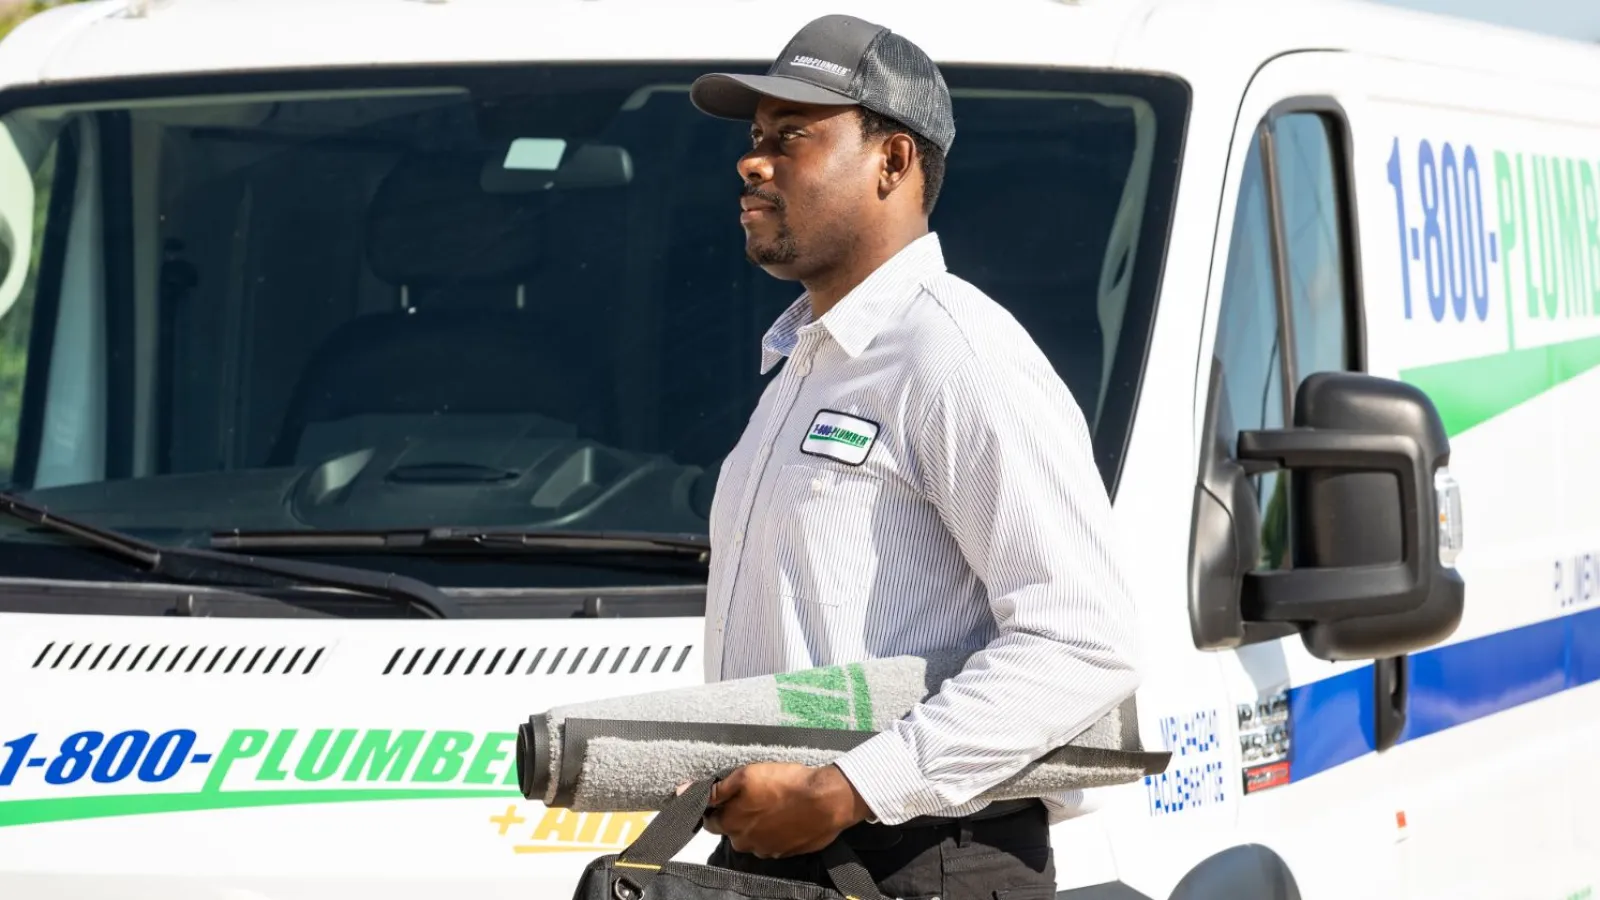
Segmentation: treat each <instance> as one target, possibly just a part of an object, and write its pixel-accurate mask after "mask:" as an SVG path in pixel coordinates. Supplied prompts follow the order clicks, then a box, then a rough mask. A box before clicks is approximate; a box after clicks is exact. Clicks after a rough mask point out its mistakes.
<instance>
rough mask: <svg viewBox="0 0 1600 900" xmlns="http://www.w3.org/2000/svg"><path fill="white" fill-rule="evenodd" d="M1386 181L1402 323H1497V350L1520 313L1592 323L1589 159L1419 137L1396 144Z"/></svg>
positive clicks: (1593, 223)
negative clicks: (1500, 335) (1500, 328)
mask: <svg viewBox="0 0 1600 900" xmlns="http://www.w3.org/2000/svg"><path fill="white" fill-rule="evenodd" d="M1385 175H1386V176H1387V178H1388V183H1389V186H1390V187H1391V188H1392V189H1393V196H1394V213H1395V222H1394V232H1393V234H1394V240H1395V242H1396V249H1397V251H1398V258H1399V261H1400V298H1401V304H1402V310H1403V315H1404V317H1405V318H1406V319H1408V320H1421V321H1432V322H1437V323H1453V322H1460V323H1467V324H1478V323H1487V322H1490V321H1504V323H1505V329H1506V336H1507V349H1508V350H1509V349H1514V348H1515V347H1516V330H1517V329H1516V323H1517V320H1518V319H1519V318H1520V319H1522V320H1524V321H1529V322H1538V321H1542V322H1558V323H1568V322H1570V323H1574V324H1578V323H1585V324H1587V323H1592V322H1596V321H1600V184H1597V181H1600V174H1597V171H1596V167H1595V165H1594V164H1593V163H1592V162H1591V161H1590V160H1587V159H1580V158H1569V157H1564V156H1559V155H1555V154H1541V153H1530V152H1507V151H1504V150H1499V149H1494V150H1487V151H1485V152H1482V153H1480V152H1479V150H1478V148H1477V147H1475V146H1473V145H1472V144H1469V143H1461V144H1459V145H1458V144H1455V143H1452V142H1450V141H1447V140H1446V141H1435V140H1430V139H1428V138H1420V139H1418V140H1417V141H1416V144H1415V148H1414V150H1413V149H1411V148H1408V147H1405V146H1403V143H1402V140H1401V138H1399V137H1395V138H1393V139H1392V141H1391V144H1390V150H1389V156H1388V158H1387V159H1386V161H1385ZM1496 293H1499V294H1501V297H1500V299H1499V300H1498V301H1496V299H1495V294H1496ZM1497 309H1503V311H1504V312H1503V314H1501V313H1496V312H1495V310H1497ZM1574 336H1575V337H1576V336H1587V332H1585V333H1584V334H1583V335H1576V334H1575V335H1574Z"/></svg>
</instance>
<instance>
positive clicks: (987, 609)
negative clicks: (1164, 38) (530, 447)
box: [691, 16, 1138, 900]
mask: <svg viewBox="0 0 1600 900" xmlns="http://www.w3.org/2000/svg"><path fill="white" fill-rule="evenodd" d="M691 98H692V100H693V102H694V103H695V105H696V106H697V107H698V108H699V109H700V110H701V111H703V112H705V113H707V114H709V115H713V116H717V117H721V118H728V119H734V120H739V121H744V122H748V123H749V125H750V142H751V147H750V151H749V152H748V153H746V154H745V155H744V156H743V157H741V158H740V159H739V160H738V171H739V175H740V177H741V179H742V181H743V189H742V195H741V199H740V206H741V207H742V213H741V215H740V222H741V223H742V225H743V228H744V232H745V246H746V253H747V255H748V256H749V258H750V260H751V261H752V262H754V263H755V264H757V265H759V266H761V267H762V268H763V269H764V270H765V271H766V272H767V273H768V274H770V275H772V276H773V277H776V278H781V279H785V280H791V281H798V282H800V283H801V285H802V286H803V287H804V289H805V290H804V293H803V295H802V296H801V297H800V298H799V299H798V300H797V301H796V302H795V303H794V305H793V306H792V307H790V308H789V309H788V310H787V311H786V312H784V313H783V314H782V315H781V316H780V317H779V318H778V320H777V322H776V323H775V324H774V325H773V326H772V328H771V329H770V330H769V331H768V333H767V335H766V338H765V340H764V342H763V356H762V366H763V371H764V372H765V371H770V369H771V368H772V367H773V366H775V365H776V364H777V363H778V362H779V361H785V362H784V368H783V370H782V371H781V372H780V373H779V374H778V376H777V377H776V378H775V379H774V380H773V381H772V382H771V383H770V384H769V385H768V387H767V389H766V391H765V393H764V394H763V396H762V397H761V400H760V403H759V405H758V406H757V408H756V410H755V412H754V414H753V415H752V417H751V420H750V423H749V425H748V427H747V429H746V430H745V432H744V435H743V436H742V437H741V439H740V440H739V442H738V444H737V446H736V447H735V448H734V450H733V451H732V453H730V455H729V457H728V459H727V461H726V463H725V464H724V466H723V470H722V473H721V477H720V479H719V482H718V489H717V493H716V500H715V503H714V505H713V511H712V521H711V540H712V547H713V552H712V559H713V569H712V572H711V576H710V592H709V602H708V608H707V615H706V629H707V637H706V660H707V672H706V675H707V678H708V680H711V681H716V680H719V679H725V678H739V677H747V676H755V675H763V674H773V673H777V672H783V671H794V670H798V669H807V668H812V667H816V666H823V665H832V664H838V663H846V662H851V661H857V660H861V659H865V658H875V657H885V656H897V655H926V654H928V653H931V652H934V651H939V650H949V649H957V650H961V651H968V652H972V653H973V654H974V655H972V656H971V657H970V659H969V660H968V662H967V664H966V667H965V669H964V670H963V671H962V672H961V673H960V674H959V675H958V676H957V677H954V678H952V679H950V680H948V681H946V682H945V683H944V684H943V686H942V687H941V689H940V690H939V691H938V692H937V693H936V694H935V695H934V696H932V697H931V698H929V699H928V700H927V701H926V702H924V703H923V704H921V705H920V706H919V707H917V708H916V709H915V710H914V711H913V712H912V713H911V714H910V715H909V716H907V717H906V718H905V719H904V720H902V721H901V722H899V723H898V724H897V727H896V728H895V729H893V730H891V731H888V732H885V733H883V734H880V735H877V736H875V737H873V738H872V739H870V740H869V741H867V742H866V743H865V744H863V745H862V746H860V747H859V748H857V749H856V750H854V751H852V752H850V753H847V754H844V755H843V756H842V757H840V759H839V760H838V762H837V764H836V765H831V766H826V767H818V768H810V767H806V766H802V765H781V764H777V765H775V764H762V765H752V766H747V767H745V768H743V769H741V770H739V771H738V772H736V773H734V774H733V775H732V776H731V777H729V778H728V779H727V780H726V781H724V782H723V783H722V784H720V785H719V786H718V790H717V791H716V793H715V794H714V795H713V797H712V801H711V803H712V807H713V808H712V809H711V810H710V811H708V815H707V828H708V829H709V830H711V831H713V832H714V833H717V834H721V835H723V840H722V842H721V844H720V846H719V848H718V850H717V852H716V854H715V855H714V856H713V858H712V860H711V864H713V865H719V866H722V867H725V868H730V869H736V870H740V871H746V872H755V873H761V874H767V875H772V876H775V877H784V878H796V879H802V880H807V881H812V882H815V883H820V884H827V881H826V876H825V872H824V871H823V868H822V866H821V865H820V863H819V861H818V858H817V856H816V855H815V854H816V852H817V851H819V850H821V849H822V848H824V847H826V846H827V845H828V844H829V843H831V842H832V841H833V840H834V839H835V838H836V837H840V836H841V835H842V836H843V839H844V840H845V841H846V842H847V844H848V845H849V846H850V847H851V848H852V849H854V850H855V851H856V853H857V855H859V856H860V857H861V859H862V861H863V863H864V864H865V865H866V866H867V868H868V870H869V871H871V873H872V874H873V877H874V878H875V879H877V880H878V881H879V882H880V884H881V885H882V888H883V890H884V891H885V893H887V894H888V895H889V896H897V897H932V896H938V897H942V898H944V900H964V898H969V897H970V898H978V897H984V898H993V897H994V896H997V894H996V893H995V892H996V891H1002V892H1003V891H1012V890H1014V891H1017V893H1015V894H1006V895H1005V896H1015V897H1018V898H1021V897H1035V896H1038V897H1046V896H1054V892H1053V888H1054V884H1055V870H1054V866H1055V863H1054V858H1053V853H1052V851H1051V849H1050V837H1049V829H1048V826H1049V825H1050V824H1052V823H1054V822H1055V821H1059V820H1061V819H1063V818H1065V817H1066V816H1068V815H1070V814H1071V812H1072V804H1073V798H1069V797H1056V798H1049V799H1048V801H1047V802H1046V803H1040V802H1034V801H1028V802H1020V803H1009V804H995V805H991V806H988V807H985V806H984V804H983V803H982V802H980V801H975V799H974V798H976V797H977V796H978V795H979V794H981V793H982V792H983V791H985V790H986V789H988V788H989V787H991V786H993V785H995V784H997V783H999V782H1001V781H1003V780H1005V779H1006V778H1008V777H1010V776H1011V775H1013V774H1015V773H1016V772H1018V771H1019V770H1020V769H1021V768H1022V767H1023V766H1025V765H1026V764H1028V763H1029V762H1031V761H1032V760H1034V759H1036V758H1038V757H1040V756H1042V755H1044V754H1045V753H1046V752H1048V751H1049V750H1051V749H1053V748H1055V747H1057V746H1060V745H1062V744H1064V743H1066V742H1067V741H1069V740H1071V739H1072V738H1073V737H1075V736H1076V735H1077V734H1079V733H1080V732H1081V731H1082V730H1083V729H1085V728H1086V727H1088V726H1089V725H1090V724H1091V723H1092V722H1094V721H1095V720H1096V719H1098V718H1100V717H1101V716H1102V715H1104V714H1105V713H1107V712H1108V711H1109V710H1111V709H1112V708H1113V707H1115V706H1116V705H1117V704H1118V703H1120V702H1121V701H1123V700H1124V699H1126V698H1127V697H1128V696H1129V695H1130V694H1131V693H1132V692H1133V690H1134V688H1135V687H1136V685H1137V684H1138V675H1137V670H1136V667H1135V659H1134V658H1135V651H1136V646H1135V643H1136V625H1135V621H1134V607H1133V603H1132V600H1131V598H1130V596H1129V590H1128V587H1127V583H1126V579H1125V574H1124V572H1125V570H1124V563H1123V562H1122V560H1121V558H1120V557H1119V556H1118V551H1117V550H1116V549H1115V548H1114V546H1113V544H1114V539H1113V538H1112V536H1111V530H1112V527H1113V526H1112V520H1111V511H1110V504H1109V502H1108V498H1107V496H1106V492H1105V488H1104V485H1103V483H1102V481H1101V479H1100V476H1099V474H1098V471H1097V470H1096V468H1095V465H1094V460H1093V456H1092V453H1091V447H1090V443H1089V435H1088V429H1087V427H1086V425H1085V420H1084V416H1083V413H1082V412H1081V410H1080V409H1079V407H1078V406H1077V404H1076V402H1075V401H1074V399H1073V397H1072V396H1071V394H1070V393H1069V392H1068V390H1067V388H1066V386H1065V385H1064V384H1063V383H1062V381H1061V379H1060V378H1059V377H1057V375H1056V374H1055V371H1054V369H1053V368H1052V367H1051V365H1050V363H1049V361H1048V360H1047V359H1046V358H1045V357H1044V356H1043V354H1042V353H1041V352H1040V351H1039V349H1038V348H1037V347H1036V346H1035V344H1034V343H1033V341H1032V340H1031V338H1030V337H1029V336H1028V334H1027V333H1026V332H1025V331H1024V330H1023V329H1022V328H1021V327H1020V326H1019V325H1018V323H1017V322H1016V321H1015V320H1014V319H1013V318H1012V317H1011V316H1010V315H1009V314H1008V313H1007V312H1006V311H1005V310H1004V309H1003V308H1002V307H1000V306H999V305H998V304H996V303H995V302H994V301H993V300H991V299H990V298H988V297H987V296H985V295H984V294H983V293H982V292H980V291H978V290H977V289H976V288H974V287H973V286H971V285H970V284H968V283H966V282H965V281H962V280H961V279H960V278H959V277H957V276H955V275H953V274H950V273H948V272H947V271H946V270H945V266H944V261H943V257H942V255H941V252H940V246H939V242H938V236H937V235H936V234H934V233H932V232H930V231H929V228H928V216H929V213H930V211H931V210H932V208H933V204H934V201H935V200H936V199H937V195H938V192H939V187H940V183H941V180H942V177H943V173H944V160H945V155H946V153H947V152H948V151H949V150H950V148H951V144H952V142H953V140H954V137H955V123H954V117H953V114H952V112H951V106H950V96H949V92H948V90H947V89H946V86H945V83H944V79H943V77H942V75H941V74H940V72H939V70H938V68H937V67H936V66H935V65H934V64H933V62H932V61H931V60H930V59H929V58H928V57H927V56H926V55H925V54H924V53H923V52H922V51H921V50H920V49H919V48H918V47H916V46H915V45H914V44H912V43H911V42H910V41H908V40H906V39H905V38H903V37H901V36H899V35H898V34H895V33H893V32H891V31H889V30H888V29H885V28H883V27H880V26H878V25H874V24H871V23H868V22H864V21H861V20H860V19H856V18H853V17H849V16H826V17H823V18H821V19H818V20H816V21H814V22H812V23H810V24H809V25H807V26H805V27H804V28H803V29H801V30H800V31H799V32H798V33H797V34H796V35H795V36H794V37H793V38H792V39H791V40H790V42H789V44H788V46H787V47H785V48H784V50H783V52H782V54H781V55H780V56H779V57H778V59H777V61H776V62H775V63H774V64H773V65H772V66H771V67H770V68H769V69H768V74H767V75H766V76H756V77H750V76H734V75H724V74H713V75H706V76H704V77H702V78H700V79H699V80H697V81H696V82H695V84H694V87H693V90H692V93H691ZM1016 177H1018V178H1027V177H1028V173H1026V172H1017V173H1016ZM1068 214H1070V211H1069V213H1068ZM1019 227H1038V223H1019ZM1092 300H1093V298H1087V297H1062V298H1061V302H1062V303H1088V302H1092ZM1047 888H1048V893H1047V892H1046V889H1047Z"/></svg>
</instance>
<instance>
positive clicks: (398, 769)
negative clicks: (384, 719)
mask: <svg viewBox="0 0 1600 900" xmlns="http://www.w3.org/2000/svg"><path fill="white" fill-rule="evenodd" d="M390 735H391V732H389V731H387V730H374V731H369V732H367V733H366V734H364V735H362V737H361V743H360V744H359V745H358V746H357V747H356V753H355V757H354V758H353V759H351V761H350V767H349V768H347V769H345V770H344V780H345V781H356V780H358V779H359V780H365V781H377V780H378V776H379V774H380V773H385V774H384V775H383V777H384V780H385V781H399V780H400V779H402V778H404V777H405V773H406V768H407V767H408V766H410V765H411V757H412V756H413V755H414V754H415V753H416V752H417V747H418V746H419V745H420V744H421V743H422V735H423V732H422V731H421V730H420V729H408V730H406V731H402V732H400V734H399V736H398V737H396V738H394V739H392V740H391V737H390Z"/></svg>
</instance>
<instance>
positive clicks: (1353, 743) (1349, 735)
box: [1289, 609, 1600, 781]
mask: <svg viewBox="0 0 1600 900" xmlns="http://www.w3.org/2000/svg"><path fill="white" fill-rule="evenodd" d="M1373 678H1374V673H1373V670H1372V666H1370V665H1369V666H1362V667H1361V668H1359V669H1352V670H1351V671H1349V672H1345V673H1343V674H1340V675H1336V676H1334V677H1332V678H1327V679H1324V680H1322V681H1317V682H1313V683H1311V684H1307V685H1302V686H1300V687H1295V688H1291V689H1290V690H1289V729H1290V731H1289V734H1290V745H1289V778H1290V780H1291V781H1299V780H1301V779H1304V778H1309V777H1311V776H1312V775H1315V774H1317V773H1318V772H1324V771H1327V770H1328V769H1331V768H1334V767H1335V766H1339V765H1343V764H1344V763H1347V762H1350V761H1351V760H1353V759H1357V758H1359V757H1361V756H1364V755H1366V754H1368V753H1371V752H1373V750H1374V748H1375V747H1376V742H1375V741H1374V739H1373V731H1372V728H1373V723H1372V718H1373V705H1372V703H1373ZM1596 681H1600V609H1590V610H1585V611H1583V612H1579V613H1575V614H1573V615H1568V616H1562V617H1560V618H1556V619H1551V620H1549V621H1545V622H1536V623H1534V624H1532V625H1526V626H1523V627H1521V628H1515V629H1512V630H1510V631H1502V632H1497V633H1495V634H1489V635H1484V636H1483V637H1478V638H1473V639H1471V640H1467V641H1462V642H1460V643H1458V644H1449V645H1446V646H1443V647H1435V648H1433V649H1431V650H1426V651H1423V652H1421V653H1414V654H1412V656H1411V683H1410V689H1411V695H1410V708H1409V711H1408V715H1407V721H1406V727H1405V729H1404V730H1403V731H1402V732H1401V735H1400V742H1401V743H1405V742H1406V741H1414V740H1417V739H1418V738H1423V737H1427V736H1428V735H1431V734H1437V733H1439V732H1441V731H1445V730H1447V729H1450V728H1454V727H1455V726H1457V725H1462V724H1465V723H1467V722H1471V721H1474V720H1476V719H1481V718H1483V717H1485V716H1490V715H1493V714H1495V713H1497V712H1503V711H1504V710H1508V709H1511V708H1513V707H1516V706H1521V705H1522V704H1524V703H1531V702H1532V701H1534V700H1538V699H1540V698H1543V697H1548V696H1550V695H1552V694H1557V693H1560V692H1561V691H1565V690H1570V689H1572V688H1575V687H1580V686H1582V685H1586V684H1591V683H1593V682H1596Z"/></svg>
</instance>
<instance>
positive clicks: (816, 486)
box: [811, 478, 822, 494]
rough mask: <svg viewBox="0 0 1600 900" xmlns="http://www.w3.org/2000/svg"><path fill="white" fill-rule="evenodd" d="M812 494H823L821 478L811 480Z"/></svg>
mask: <svg viewBox="0 0 1600 900" xmlns="http://www.w3.org/2000/svg"><path fill="white" fill-rule="evenodd" d="M811 493H813V494H820V493H822V479H821V478H813V479H811Z"/></svg>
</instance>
